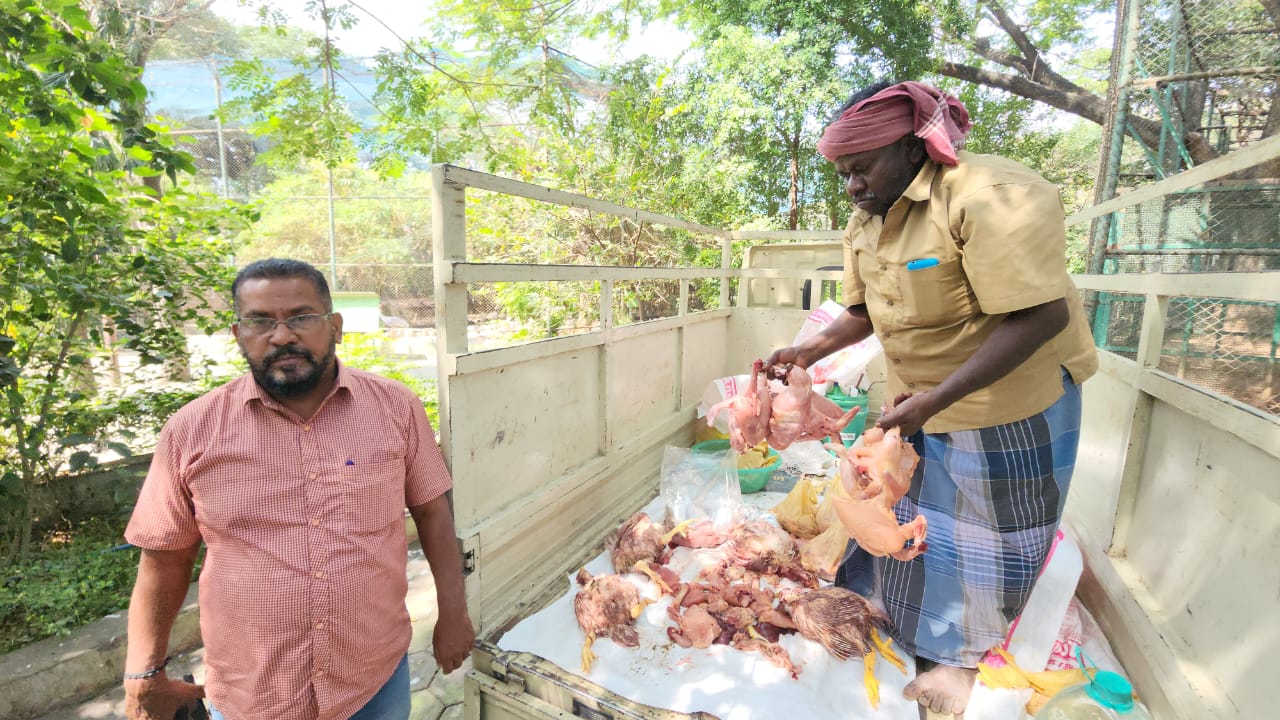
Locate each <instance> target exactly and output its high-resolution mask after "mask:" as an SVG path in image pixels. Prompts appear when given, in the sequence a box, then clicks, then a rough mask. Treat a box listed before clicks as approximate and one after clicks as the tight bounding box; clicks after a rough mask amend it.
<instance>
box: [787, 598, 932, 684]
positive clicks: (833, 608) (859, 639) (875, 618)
mask: <svg viewBox="0 0 1280 720" xmlns="http://www.w3.org/2000/svg"><path fill="white" fill-rule="evenodd" d="M787 605H788V607H789V609H790V611H791V619H792V620H793V621H795V624H796V628H797V629H798V630H799V632H800V634H801V635H802V636H804V637H806V638H808V639H809V640H812V641H814V642H816V643H818V644H819V645H821V646H822V647H824V648H826V649H827V650H829V651H830V652H831V654H832V655H835V656H836V657H838V658H840V659H841V660H845V659H847V658H849V657H854V656H857V657H861V658H862V664H863V671H862V682H863V685H864V686H865V687H866V691H867V699H868V700H869V701H870V703H871V707H872V709H874V708H875V707H876V705H878V704H879V702H880V682H879V681H878V680H877V679H876V675H875V666H876V649H877V648H878V649H879V650H880V653H881V654H882V655H884V658H885V659H886V660H888V661H889V662H891V663H893V664H894V665H896V666H897V667H898V669H899V670H901V671H902V672H903V673H906V671H907V667H906V664H905V663H903V661H902V658H900V657H898V655H897V654H896V653H895V652H894V650H893V647H892V646H890V645H889V643H888V642H887V641H885V640H881V639H880V636H879V634H878V633H877V628H887V627H888V626H889V618H888V616H886V615H885V614H884V612H883V611H881V610H880V609H879V608H877V607H875V606H874V605H872V604H871V603H870V602H868V601H867V599H866V598H864V597H862V596H861V595H859V594H857V593H855V592H853V591H852V590H847V589H845V588H842V587H839V586H835V585H833V586H829V587H824V588H821V589H818V590H810V591H808V592H805V593H801V594H800V595H799V596H797V597H793V598H791V599H789V600H788V601H787Z"/></svg>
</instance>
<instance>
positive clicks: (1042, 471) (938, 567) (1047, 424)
mask: <svg viewBox="0 0 1280 720" xmlns="http://www.w3.org/2000/svg"><path fill="white" fill-rule="evenodd" d="M1062 374H1063V383H1062V384H1063V390H1064V392H1063V396H1062V397H1061V398H1059V399H1058V401H1057V402H1055V403H1054V404H1053V405H1051V406H1050V407H1049V408H1048V409H1047V410H1045V411H1044V412H1042V413H1040V414H1038V415H1034V416H1032V417H1029V418H1027V419H1025V420H1019V421H1017V422H1012V423H1008V424H1005V425H997V426H994V427H987V428H979V429H976V430H962V431H958V432H949V433H933V434H925V433H924V432H918V433H916V434H915V435H913V436H911V438H910V441H911V443H912V445H914V446H915V449H916V452H917V453H919V455H920V458H921V461H920V464H919V465H918V466H917V467H916V472H915V476H914V477H913V478H912V481H911V489H910V490H909V491H908V492H907V494H906V495H905V496H904V497H903V498H902V499H901V500H900V501H898V504H897V505H896V506H895V507H894V512H895V513H896V514H897V516H898V522H899V523H905V522H908V521H909V520H911V519H913V518H915V516H916V515H917V514H918V513H920V514H923V515H924V516H925V518H926V519H927V520H928V521H929V534H928V538H927V543H928V549H927V550H926V551H925V552H924V553H921V554H920V555H919V556H917V557H916V558H914V559H913V560H909V561H907V562H901V561H898V560H894V559H893V558H888V557H884V558H873V557H871V556H870V555H868V554H867V553H866V552H865V551H863V550H860V549H858V548H857V547H856V545H855V544H854V543H852V542H851V543H850V550H851V552H849V553H848V556H847V558H846V560H845V562H844V564H843V565H842V566H841V568H840V573H839V574H838V575H837V577H836V582H837V584H840V585H843V586H845V587H848V588H851V589H853V590H855V591H857V592H859V593H862V594H864V595H874V596H877V597H878V598H879V599H880V601H881V602H882V603H883V604H884V606H885V610H886V611H887V612H888V614H889V619H890V620H891V621H892V622H893V629H892V633H893V636H894V639H895V640H897V641H898V642H899V643H900V644H902V646H903V647H905V648H906V649H907V650H909V651H910V652H911V653H913V654H914V655H916V656H917V657H923V658H927V659H929V660H933V661H936V662H940V663H944V664H947V665H956V666H960V667H970V668H972V667H977V665H978V661H979V660H980V659H981V658H982V656H983V655H984V654H985V653H986V652H987V651H988V650H990V649H991V648H992V647H993V646H995V645H997V644H999V643H1001V642H1002V641H1003V640H1004V636H1005V633H1006V632H1007V631H1008V629H1009V624H1010V623H1011V622H1012V621H1013V620H1014V618H1016V617H1017V616H1018V613H1020V612H1022V608H1023V606H1024V605H1025V604H1026V601H1027V598H1028V596H1029V595H1030V594H1031V586H1032V584H1033V583H1034V582H1035V580H1036V577H1037V576H1038V574H1039V572H1040V568H1041V566H1043V565H1044V562H1045V558H1046V557H1047V555H1048V553H1049V548H1050V546H1051V544H1052V542H1053V537H1054V532H1055V530H1056V529H1057V527H1058V520H1059V519H1060V518H1061V516H1062V507H1063V504H1064V503H1065V502H1066V499H1067V488H1068V487H1069V486H1070V483H1071V472H1072V470H1073V469H1074V467H1075V460H1076V447H1077V445H1078V442H1079V437H1080V386H1079V385H1077V384H1075V383H1074V382H1072V381H1071V379H1070V376H1068V375H1067V373H1066V371H1065V370H1064V371H1063V373H1062Z"/></svg>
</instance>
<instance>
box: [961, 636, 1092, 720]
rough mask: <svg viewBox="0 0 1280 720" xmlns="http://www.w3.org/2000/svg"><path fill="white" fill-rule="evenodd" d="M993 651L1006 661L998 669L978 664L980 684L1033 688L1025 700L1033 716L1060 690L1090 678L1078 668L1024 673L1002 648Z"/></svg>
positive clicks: (994, 686)
mask: <svg viewBox="0 0 1280 720" xmlns="http://www.w3.org/2000/svg"><path fill="white" fill-rule="evenodd" d="M994 650H995V652H996V654H998V655H999V656H1000V657H1002V658H1004V661H1005V663H1006V664H1005V665H1004V666H1003V667H998V668H997V667H992V666H991V665H988V664H986V663H978V678H979V679H981V680H982V684H983V685H986V686H987V687H990V688H1012V689H1015V690H1016V689H1018V688H1027V687H1029V688H1031V689H1033V690H1034V691H1035V693H1034V694H1033V695H1032V696H1031V699H1030V700H1028V701H1027V713H1028V714H1030V715H1033V716H1034V715H1035V714H1036V713H1037V712H1039V710H1040V708H1042V707H1044V704H1045V703H1046V702H1048V701H1049V698H1051V697H1053V696H1054V695H1057V694H1058V692H1059V691H1060V690H1064V689H1066V688H1069V687H1072V686H1073V685H1079V684H1081V683H1085V682H1088V681H1089V678H1088V676H1087V675H1085V673H1084V671H1083V670H1081V669H1080V668H1074V669H1071V670H1041V671H1040V672H1027V671H1026V670H1023V669H1022V668H1021V667H1018V664H1017V663H1016V662H1014V661H1013V656H1012V655H1010V654H1009V653H1008V652H1007V651H1006V650H1005V649H1004V648H994Z"/></svg>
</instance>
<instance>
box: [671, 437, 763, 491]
mask: <svg viewBox="0 0 1280 720" xmlns="http://www.w3.org/2000/svg"><path fill="white" fill-rule="evenodd" d="M689 449H690V450H692V451H694V452H724V451H725V450H728V449H729V441H728V440H704V441H702V442H700V443H698V444H697V445H694V446H693V447H692V448H689ZM769 457H770V458H772V462H770V463H769V464H768V465H765V466H764V467H758V468H738V487H739V488H741V489H742V492H744V493H753V492H760V491H761V490H763V489H764V486H765V485H768V484H769V478H771V477H773V471H774V470H777V469H778V466H779V465H781V464H782V456H781V455H779V454H778V451H777V450H774V449H773V448H769Z"/></svg>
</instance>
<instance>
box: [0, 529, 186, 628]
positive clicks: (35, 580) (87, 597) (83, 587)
mask: <svg viewBox="0 0 1280 720" xmlns="http://www.w3.org/2000/svg"><path fill="white" fill-rule="evenodd" d="M124 525H125V520H124V519H123V518H112V519H98V520H90V521H87V522H85V523H83V524H81V525H79V526H76V527H70V528H60V529H55V530H51V531H49V532H48V533H46V534H45V535H44V537H43V538H42V539H41V541H40V542H38V543H37V544H36V547H35V548H34V549H33V552H32V554H31V556H30V557H29V558H28V559H26V560H23V561H20V562H15V563H12V564H9V565H6V566H5V568H4V572H3V577H2V578H0V653H6V652H9V651H11V650H16V649H17V648H19V647H22V646H23V645H26V644H28V643H32V642H35V641H37V640H42V639H44V638H47V637H52V636H55V635H66V634H68V633H69V632H70V631H71V630H73V629H75V628H77V627H80V626H81V625H85V624H87V623H90V622H93V621H95V620H99V619H101V618H102V617H103V616H105V615H107V614H109V613H115V612H119V611H121V610H123V609H124V608H126V607H127V606H128V605H129V593H130V592H131V590H132V588H133V580H134V577H135V576H136V575H137V571H138V557H139V551H138V550H137V548H134V547H132V546H130V545H125V544H123V543H124V539H123V538H124ZM200 566H201V561H200V560H197V561H196V566H195V569H194V570H193V572H192V576H191V577H192V580H193V581H194V580H195V578H196V577H197V576H198V575H199V572H200Z"/></svg>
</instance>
